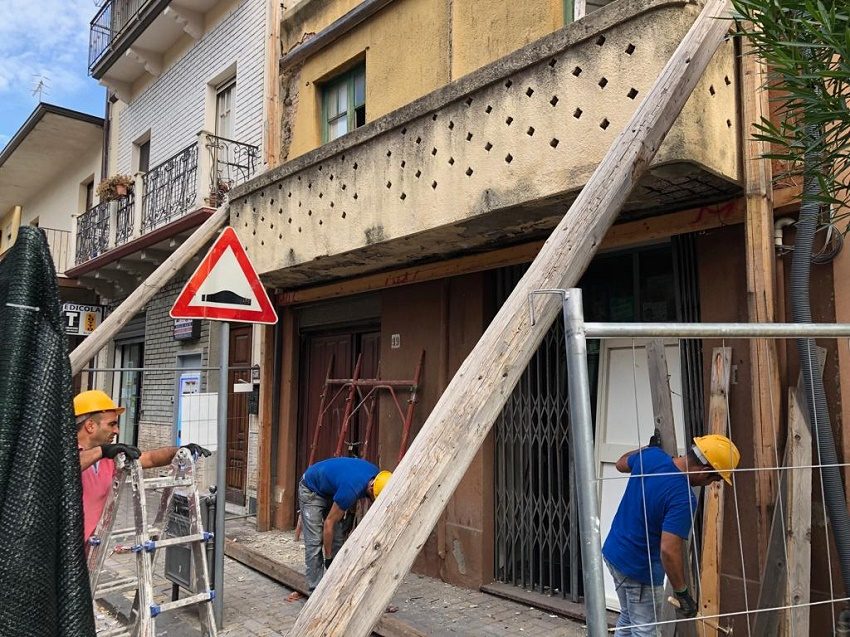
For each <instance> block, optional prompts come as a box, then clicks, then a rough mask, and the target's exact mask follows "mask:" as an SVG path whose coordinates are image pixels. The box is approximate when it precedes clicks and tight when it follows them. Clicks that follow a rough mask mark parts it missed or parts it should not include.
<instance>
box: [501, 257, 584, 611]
mask: <svg viewBox="0 0 850 637" xmlns="http://www.w3.org/2000/svg"><path fill="white" fill-rule="evenodd" d="M521 274H522V269H517V268H511V269H507V270H503V271H500V272H499V273H497V286H498V295H499V297H500V298H498V299H497V301H498V302H499V303H501V302H502V301H503V300H504V298H506V296H507V294H508V293H509V292H510V290H511V289H513V286H514V284H515V283H516V281H517V280H518V279H519V276H521ZM566 369H567V366H566V360H565V353H564V327H563V323H562V321H561V320H556V321H555V324H554V325H553V327H552V329H550V330H549V332H548V334H547V335H546V337H545V338H544V340H543V342H542V343H541V345H540V347H539V348H538V350H537V353H536V354H535V355H534V357H533V358H532V359H531V362H530V363H529V364H528V367H526V369H525V371H524V372H523V375H522V377H521V378H520V381H519V383H518V384H517V386H516V388H515V389H514V391H513V394H511V397H510V399H509V400H508V402H507V404H506V405H505V407H504V409H503V410H502V413H501V415H500V417H499V419H498V420H497V421H496V427H495V432H496V434H495V435H496V507H495V508H496V510H495V514H496V533H495V543H496V550H495V559H496V564H495V573H496V579H497V580H498V581H500V582H504V583H508V584H513V585H515V586H521V587H523V588H524V589H526V590H531V591H535V592H539V593H543V594H547V595H557V596H559V597H563V598H569V599H571V600H572V601H579V596H580V593H581V590H580V581H581V570H580V569H581V556H580V548H579V543H578V541H579V537H578V518H577V514H576V510H575V509H576V500H575V498H574V495H573V494H574V488H573V484H574V480H573V474H572V462H571V461H570V455H571V452H570V446H569V415H568V402H567V373H566Z"/></svg>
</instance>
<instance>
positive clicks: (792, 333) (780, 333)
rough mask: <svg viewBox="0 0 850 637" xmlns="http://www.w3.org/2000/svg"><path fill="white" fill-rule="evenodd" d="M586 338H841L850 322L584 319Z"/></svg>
mask: <svg viewBox="0 0 850 637" xmlns="http://www.w3.org/2000/svg"><path fill="white" fill-rule="evenodd" d="M584 330H585V334H586V336H587V338H798V337H800V336H809V337H812V338H842V337H850V323H590V322H588V323H585V324H584Z"/></svg>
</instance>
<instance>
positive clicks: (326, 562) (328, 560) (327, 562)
mask: <svg viewBox="0 0 850 637" xmlns="http://www.w3.org/2000/svg"><path fill="white" fill-rule="evenodd" d="M333 561H334V558H332V557H326V558H325V570H328V569H329V568H330V567H331V562H333Z"/></svg>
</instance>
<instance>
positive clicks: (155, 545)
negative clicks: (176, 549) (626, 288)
mask: <svg viewBox="0 0 850 637" xmlns="http://www.w3.org/2000/svg"><path fill="white" fill-rule="evenodd" d="M212 537H213V534H212V533H207V532H204V533H195V534H194V535H183V536H181V537H170V538H168V539H167V540H151V541H150V542H146V543H145V548H150V549H151V550H154V549H161V548H164V547H166V546H178V545H180V544H191V543H192V542H207V541H209V540H211V539H212Z"/></svg>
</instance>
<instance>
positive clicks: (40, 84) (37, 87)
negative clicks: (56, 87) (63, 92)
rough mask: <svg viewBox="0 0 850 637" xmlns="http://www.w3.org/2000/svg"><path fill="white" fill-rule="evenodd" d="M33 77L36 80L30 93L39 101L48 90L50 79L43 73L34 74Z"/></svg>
mask: <svg viewBox="0 0 850 637" xmlns="http://www.w3.org/2000/svg"><path fill="white" fill-rule="evenodd" d="M33 77H35V78H36V80H35V83H34V86H33V89H32V95H33V97H35V98H36V99H37V100H38V101H39V102H41V101H42V100H41V98H42V97H44V96H45V95H47V94H48V93H49V92H50V81H49V78H48V77H47V76H46V75H43V74H42V75H34V76H33Z"/></svg>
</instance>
